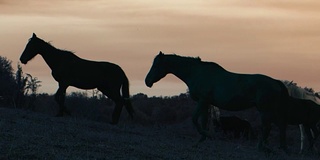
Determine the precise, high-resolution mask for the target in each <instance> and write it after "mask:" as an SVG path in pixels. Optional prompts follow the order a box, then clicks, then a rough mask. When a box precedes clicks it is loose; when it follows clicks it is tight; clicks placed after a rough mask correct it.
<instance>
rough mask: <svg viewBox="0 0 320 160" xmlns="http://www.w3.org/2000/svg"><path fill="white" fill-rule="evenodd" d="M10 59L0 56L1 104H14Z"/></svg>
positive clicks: (13, 85)
mask: <svg viewBox="0 0 320 160" xmlns="http://www.w3.org/2000/svg"><path fill="white" fill-rule="evenodd" d="M11 63H12V62H11V61H10V60H8V59H7V58H6V57H1V56H0V97H1V99H0V101H1V102H2V104H3V105H14V95H15V88H16V82H15V78H14V76H13V68H12V66H11Z"/></svg>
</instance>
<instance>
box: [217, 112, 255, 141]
mask: <svg viewBox="0 0 320 160" xmlns="http://www.w3.org/2000/svg"><path fill="white" fill-rule="evenodd" d="M213 123H214V125H215V126H216V127H218V128H220V129H222V131H223V132H224V133H225V134H227V133H229V132H231V133H233V137H234V138H237V139H238V138H240V136H241V135H243V137H244V138H246V139H249V138H250V139H253V138H254V132H253V129H252V127H251V124H250V123H249V122H248V121H247V120H244V119H241V118H239V117H237V116H221V117H219V120H218V119H215V120H213Z"/></svg>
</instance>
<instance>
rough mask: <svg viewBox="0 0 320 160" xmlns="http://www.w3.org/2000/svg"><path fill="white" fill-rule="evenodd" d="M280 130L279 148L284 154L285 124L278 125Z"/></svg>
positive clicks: (285, 142)
mask: <svg viewBox="0 0 320 160" xmlns="http://www.w3.org/2000/svg"><path fill="white" fill-rule="evenodd" d="M279 129H280V148H281V149H283V150H284V151H285V152H287V149H288V148H287V139H286V130H287V124H285V123H280V125H279Z"/></svg>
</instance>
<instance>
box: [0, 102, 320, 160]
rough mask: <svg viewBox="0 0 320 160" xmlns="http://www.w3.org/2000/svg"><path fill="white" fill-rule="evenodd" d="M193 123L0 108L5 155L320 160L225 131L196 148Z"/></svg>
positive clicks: (295, 147)
mask: <svg viewBox="0 0 320 160" xmlns="http://www.w3.org/2000/svg"><path fill="white" fill-rule="evenodd" d="M190 124H191V120H190V119H188V120H186V121H184V122H182V123H179V124H172V125H163V124H161V125H141V124H135V123H132V122H130V120H124V119H121V122H120V123H119V124H118V125H110V124H108V123H106V122H96V121H91V120H86V119H81V118H74V117H53V116H51V115H47V114H43V113H35V112H32V111H27V110H21V109H9V108H0V159H59V160H60V159H61V160H63V159H77V160H78V159H237V160H242V159H245V160H250V159H253V160H256V159H261V160H264V159H272V160H276V159H279V160H283V159H290V160H295V159H297V160H298V159H299V160H301V159H319V157H318V155H315V154H312V153H310V154H303V155H301V154H299V153H298V152H299V143H298V142H297V141H294V143H293V142H290V140H289V145H291V146H290V147H289V149H291V153H290V155H287V154H286V153H284V152H282V151H281V150H278V149H277V147H273V148H274V153H273V154H265V153H263V152H259V151H258V150H257V148H256V144H257V143H256V140H254V141H246V140H243V139H240V140H233V139H229V138H223V136H221V134H220V135H218V136H217V137H216V138H214V139H212V140H207V141H205V142H203V143H202V144H199V145H198V146H196V147H195V146H194V145H195V144H196V142H197V141H198V140H199V139H200V136H199V135H198V134H197V132H196V131H195V129H194V128H193V127H192V125H190ZM275 137H276V135H275ZM297 137H298V138H299V135H298V136H297ZM291 139H292V138H291ZM291 141H293V140H291ZM270 143H272V144H275V145H278V143H277V141H271V142H270Z"/></svg>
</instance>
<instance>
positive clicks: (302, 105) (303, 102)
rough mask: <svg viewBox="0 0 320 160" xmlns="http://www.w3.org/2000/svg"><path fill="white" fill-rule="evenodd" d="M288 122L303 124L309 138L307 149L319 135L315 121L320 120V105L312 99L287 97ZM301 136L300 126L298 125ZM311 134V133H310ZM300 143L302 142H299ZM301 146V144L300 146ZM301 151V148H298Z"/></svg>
mask: <svg viewBox="0 0 320 160" xmlns="http://www.w3.org/2000/svg"><path fill="white" fill-rule="evenodd" d="M287 105H288V106H290V110H288V113H287V114H288V116H287V117H288V124H291V125H300V126H301V125H303V127H304V130H305V132H306V134H307V137H308V140H309V150H310V149H311V148H312V147H313V146H314V143H315V140H316V139H317V138H318V137H319V134H320V132H319V130H318V128H317V123H318V122H319V121H320V116H319V115H320V106H319V105H318V104H317V103H315V102H314V101H312V100H309V99H300V98H295V97H291V96H290V97H289V99H288V103H287ZM300 131H301V136H303V135H302V133H303V132H302V128H301V127H300ZM311 131H312V133H313V135H312V133H311ZM301 145H302V144H301ZM301 147H303V146H301ZM300 149H301V150H300V152H302V149H303V148H300Z"/></svg>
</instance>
